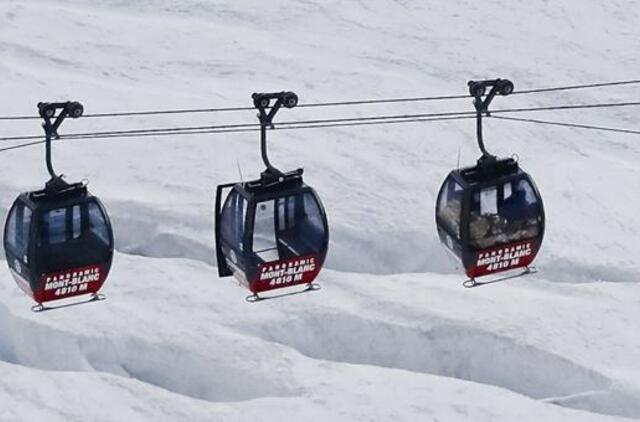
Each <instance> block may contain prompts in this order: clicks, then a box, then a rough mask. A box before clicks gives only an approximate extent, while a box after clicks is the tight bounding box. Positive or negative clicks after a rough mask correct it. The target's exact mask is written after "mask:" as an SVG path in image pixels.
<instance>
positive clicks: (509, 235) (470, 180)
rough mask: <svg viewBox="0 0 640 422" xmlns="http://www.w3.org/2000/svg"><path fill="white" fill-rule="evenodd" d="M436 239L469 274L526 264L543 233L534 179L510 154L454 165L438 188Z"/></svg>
mask: <svg viewBox="0 0 640 422" xmlns="http://www.w3.org/2000/svg"><path fill="white" fill-rule="evenodd" d="M436 223H437V227H438V234H439V236H440V240H441V241H442V243H444V244H445V245H446V246H447V248H449V249H450V250H451V251H452V252H453V253H454V254H455V255H456V256H457V257H458V258H459V259H460V260H461V261H462V264H463V265H464V268H465V270H466V273H467V276H469V277H470V278H471V280H473V279H474V278H476V277H480V276H484V275H489V274H492V273H497V272H501V271H506V270H511V269H515V268H522V267H528V266H529V265H530V264H531V263H532V262H533V260H534V258H535V256H536V254H537V253H538V250H539V248H540V245H541V243H542V237H543V235H544V223H545V219H544V207H543V204H542V198H541V197H540V193H539V192H538V189H537V188H536V185H535V184H534V182H533V180H532V179H531V177H529V175H528V174H527V173H525V172H524V171H523V170H522V169H520V168H519V166H518V163H517V162H516V161H515V160H514V159H511V158H509V159H502V160H496V161H495V162H493V163H480V162H479V164H478V165H476V166H473V167H468V168H464V169H459V170H454V171H452V172H451V173H450V174H449V176H448V177H447V179H446V180H445V182H444V184H443V185H442V187H441V188H440V192H439V194H438V202H437V210H436Z"/></svg>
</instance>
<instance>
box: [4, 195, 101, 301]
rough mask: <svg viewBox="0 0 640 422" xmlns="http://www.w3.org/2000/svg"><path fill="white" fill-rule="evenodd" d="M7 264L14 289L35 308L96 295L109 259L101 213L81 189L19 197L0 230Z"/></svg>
mask: <svg viewBox="0 0 640 422" xmlns="http://www.w3.org/2000/svg"><path fill="white" fill-rule="evenodd" d="M4 249H5V254H6V257H7V263H8V264H9V268H10V269H11V273H12V275H13V276H14V278H15V280H16V282H17V284H18V286H19V287H20V288H21V289H22V290H23V291H24V292H25V293H27V294H28V295H29V296H31V297H32V298H33V299H34V300H35V301H36V302H38V303H43V302H49V301H52V300H57V299H64V298H68V297H72V296H77V295H84V294H95V293H97V292H98V291H99V290H100V288H101V287H102V285H103V284H104V282H105V280H106V278H107V274H108V272H109V269H110V267H111V260H112V258H113V234H112V232H111V226H110V224H109V218H108V217H107V214H106V212H105V210H104V207H103V206H102V204H101V203H100V201H99V200H98V198H96V197H95V196H92V195H91V194H90V193H89V192H88V191H87V188H86V187H85V186H82V185H77V186H74V187H72V188H70V189H68V190H67V191H64V192H52V191H47V190H46V189H45V190H42V191H36V192H26V193H23V194H21V195H20V196H19V197H18V199H16V201H15V202H14V204H13V206H12V207H11V210H10V211H9V217H8V218H7V222H6V225H5V229H4Z"/></svg>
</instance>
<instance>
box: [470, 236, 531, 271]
mask: <svg viewBox="0 0 640 422" xmlns="http://www.w3.org/2000/svg"><path fill="white" fill-rule="evenodd" d="M532 253H533V250H532V249H531V243H524V244H522V245H517V246H512V247H510V248H504V249H498V250H493V251H491V252H485V253H481V254H480V255H478V261H477V262H476V265H477V266H478V267H480V266H484V265H488V266H489V268H487V269H488V270H490V271H492V270H497V269H501V268H509V267H514V266H517V265H518V264H519V262H520V258H523V257H525V256H530V255H531V254H532Z"/></svg>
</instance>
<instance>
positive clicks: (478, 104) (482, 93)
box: [467, 79, 514, 164]
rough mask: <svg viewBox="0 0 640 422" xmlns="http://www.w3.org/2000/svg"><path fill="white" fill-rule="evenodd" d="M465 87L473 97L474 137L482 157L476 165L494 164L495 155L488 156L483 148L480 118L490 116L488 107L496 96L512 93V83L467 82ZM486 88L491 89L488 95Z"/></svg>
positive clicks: (506, 81) (496, 81) (505, 80)
mask: <svg viewBox="0 0 640 422" xmlns="http://www.w3.org/2000/svg"><path fill="white" fill-rule="evenodd" d="M467 86H468V87H469V94H471V96H472V97H474V101H473V105H474V107H475V109H476V136H477V138H478V147H480V151H481V152H482V157H480V159H479V160H478V164H483V163H491V162H495V161H496V157H495V155H493V154H490V153H489V152H488V151H487V149H486V148H485V146H484V139H483V137H482V117H483V116H487V117H488V116H491V112H490V111H489V106H490V105H491V101H493V99H494V97H495V96H496V95H498V94H499V95H509V94H511V93H512V92H513V88H514V87H513V82H511V81H510V80H508V79H488V80H484V81H469V82H468V83H467ZM487 88H491V89H490V91H489V93H488V94H487V93H486V92H487ZM482 97H484V99H483V98H482Z"/></svg>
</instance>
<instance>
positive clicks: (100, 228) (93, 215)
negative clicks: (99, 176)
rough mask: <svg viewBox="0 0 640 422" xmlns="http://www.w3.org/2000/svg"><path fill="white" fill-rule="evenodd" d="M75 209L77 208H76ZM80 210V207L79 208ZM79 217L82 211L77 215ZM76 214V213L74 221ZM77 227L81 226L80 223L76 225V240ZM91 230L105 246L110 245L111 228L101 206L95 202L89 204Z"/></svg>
mask: <svg viewBox="0 0 640 422" xmlns="http://www.w3.org/2000/svg"><path fill="white" fill-rule="evenodd" d="M74 208H75V207H74ZM78 208H79V207H78ZM77 215H78V217H79V216H80V211H79V210H78V213H77ZM75 216H76V214H75V213H74V219H75ZM76 226H78V227H79V226H80V223H78V224H77V225H74V238H75V237H77V236H75V228H76ZM89 230H90V231H91V233H92V234H94V235H95V237H96V238H97V239H98V240H99V241H101V242H102V243H104V244H105V245H109V243H110V242H109V240H110V239H109V228H108V227H107V220H106V219H105V217H104V214H103V213H102V210H101V209H100V206H99V205H98V204H96V203H94V202H92V203H90V204H89Z"/></svg>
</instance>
